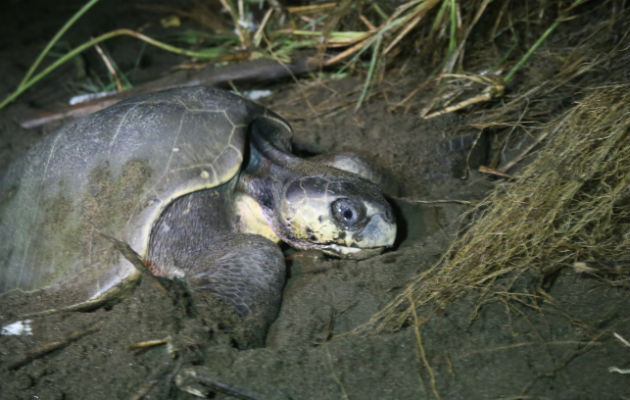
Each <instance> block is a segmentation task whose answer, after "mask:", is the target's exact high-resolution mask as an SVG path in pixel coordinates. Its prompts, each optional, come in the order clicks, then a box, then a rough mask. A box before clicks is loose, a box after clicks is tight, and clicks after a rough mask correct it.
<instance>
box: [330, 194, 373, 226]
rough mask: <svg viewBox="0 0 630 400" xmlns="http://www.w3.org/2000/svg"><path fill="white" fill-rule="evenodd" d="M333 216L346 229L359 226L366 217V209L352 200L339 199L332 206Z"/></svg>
mask: <svg viewBox="0 0 630 400" xmlns="http://www.w3.org/2000/svg"><path fill="white" fill-rule="evenodd" d="M331 207H332V214H333V216H334V217H335V220H337V222H338V223H340V224H341V225H342V226H343V227H344V228H352V227H355V226H357V225H358V224H359V223H360V222H361V221H362V220H363V219H364V217H365V207H364V206H363V204H362V203H361V202H358V201H356V200H351V199H346V198H344V199H337V200H335V201H334V202H333V203H332V205H331Z"/></svg>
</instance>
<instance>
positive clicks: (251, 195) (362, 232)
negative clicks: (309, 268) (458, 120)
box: [0, 87, 396, 326]
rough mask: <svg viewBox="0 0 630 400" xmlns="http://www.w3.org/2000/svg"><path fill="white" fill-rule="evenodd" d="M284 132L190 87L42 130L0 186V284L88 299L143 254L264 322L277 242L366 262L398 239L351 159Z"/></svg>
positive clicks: (151, 263) (62, 303)
mask: <svg viewBox="0 0 630 400" xmlns="http://www.w3.org/2000/svg"><path fill="white" fill-rule="evenodd" d="M291 134H292V130H291V127H290V126H289V124H288V123H287V122H285V121H284V120H283V119H282V118H280V117H279V116H278V115H276V114H274V113H273V112H271V111H269V110H267V109H265V108H264V107H262V106H260V105H257V104H255V103H253V102H251V101H248V100H246V99H244V98H242V97H240V96H238V95H235V94H232V93H230V92H227V91H224V90H220V89H213V88H206V87H195V88H181V89H172V90H168V91H163V92H159V93H153V94H148V95H144V96H141V97H137V98H134V99H130V100H127V101H123V102H121V103H118V104H116V105H114V106H112V107H110V108H107V109H105V110H103V111H100V112H98V113H95V114H93V115H91V116H88V117H85V118H83V119H80V120H78V121H75V122H72V123H70V124H68V125H66V126H65V127H63V128H62V129H61V130H59V131H58V132H56V133H55V134H52V135H49V136H46V137H44V139H43V140H41V141H40V142H39V143H37V144H36V145H34V146H33V147H32V148H31V149H30V150H29V151H28V152H27V153H26V154H25V155H24V156H23V157H21V158H19V159H18V160H17V161H16V162H14V163H12V164H11V165H10V166H9V168H8V171H7V172H6V174H5V176H4V177H3V178H2V181H1V182H0V193H1V194H0V196H1V198H0V219H1V221H0V225H1V226H0V252H1V253H2V254H3V257H2V261H0V263H1V264H0V293H2V292H7V291H11V290H12V289H19V290H21V291H29V292H30V291H36V292H38V293H45V294H46V296H48V298H49V301H51V302H52V304H53V305H54V307H70V308H72V307H74V308H81V307H90V306H93V305H94V304H100V303H102V302H103V301H105V300H107V299H110V298H112V297H115V296H118V295H119V293H120V291H121V290H124V289H125V288H128V287H130V286H132V285H133V283H134V282H136V281H137V280H138V277H139V276H140V273H139V272H138V269H137V268H136V267H134V263H136V262H138V259H139V260H140V262H142V263H143V265H145V266H146V267H147V268H148V269H150V270H151V271H152V272H153V274H154V275H156V276H159V277H164V278H172V279H181V280H182V281H184V282H185V283H186V285H187V287H188V289H189V290H190V291H191V293H193V294H196V293H204V294H206V295H208V294H209V297H210V298H212V299H214V300H212V301H215V300H216V301H218V302H223V303H226V304H229V305H230V307H232V308H233V309H234V310H235V311H236V313H235V314H237V315H239V316H240V317H243V318H250V319H251V321H252V322H251V323H252V324H254V325H256V324H258V325H261V326H265V325H266V324H268V322H269V321H271V320H272V319H273V317H274V316H275V314H276V312H277V309H278V305H279V300H280V296H281V289H282V285H283V283H284V274H285V272H284V268H285V267H284V258H283V256H282V253H281V252H280V250H279V248H278V246H277V245H276V244H275V243H276V242H280V241H283V242H285V243H288V244H289V245H291V246H293V247H296V248H299V249H320V250H321V251H323V252H325V253H328V254H332V255H336V256H341V257H355V258H363V257H366V256H369V255H372V254H375V253H377V252H380V251H381V250H382V249H383V248H385V247H387V246H391V245H392V243H393V242H394V238H395V235H396V223H395V220H394V217H393V214H392V210H391V207H390V205H389V204H388V203H387V201H386V200H385V199H384V197H383V196H382V195H381V193H380V192H379V189H378V187H377V185H375V184H374V183H372V182H370V181H369V179H368V178H369V177H370V176H372V175H371V172H369V171H368V170H367V169H366V168H367V167H366V165H365V164H364V163H363V162H362V161H361V160H360V159H357V158H355V157H354V156H352V155H349V154H345V155H341V156H336V157H330V158H327V159H319V160H318V161H310V160H309V159H302V158H298V157H296V156H294V155H292V154H291V153H290V142H289V141H290V138H291ZM120 243H125V244H126V245H128V247H129V248H130V249H132V250H133V252H131V255H130V252H128V251H122V250H121V247H120ZM136 255H137V257H138V259H134V257H135V256H136Z"/></svg>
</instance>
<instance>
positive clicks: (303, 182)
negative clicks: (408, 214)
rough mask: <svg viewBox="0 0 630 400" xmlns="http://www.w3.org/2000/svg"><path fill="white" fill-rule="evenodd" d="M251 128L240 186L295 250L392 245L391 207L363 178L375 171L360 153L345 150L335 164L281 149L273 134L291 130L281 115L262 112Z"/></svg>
mask: <svg viewBox="0 0 630 400" xmlns="http://www.w3.org/2000/svg"><path fill="white" fill-rule="evenodd" d="M250 130H251V133H252V135H251V138H250V139H251V144H250V161H249V163H250V164H249V166H248V168H247V169H246V170H245V172H246V173H245V174H244V175H243V176H242V178H241V189H242V190H243V191H245V192H246V193H247V194H248V195H249V196H251V197H252V198H254V199H256V201H257V203H258V204H259V205H260V206H261V209H262V210H263V213H264V214H265V218H264V219H265V220H266V221H267V222H268V224H269V225H270V226H271V228H272V230H273V232H274V234H275V236H277V237H278V238H279V239H280V240H282V241H284V242H286V243H288V244H290V245H292V246H293V247H296V248H300V249H319V250H321V251H323V252H325V253H327V254H330V255H334V256H338V257H349V258H366V257H369V256H371V255H373V254H376V253H379V252H381V251H382V250H383V249H384V248H386V247H390V246H392V244H393V243H394V240H395V238H396V221H395V219H394V215H393V212H392V209H391V206H390V204H389V203H388V202H387V200H385V198H384V197H383V196H382V194H381V193H380V190H379V188H378V187H377V185H376V184H375V183H373V182H371V181H369V180H368V179H365V177H366V176H371V175H373V174H372V171H367V170H366V169H368V168H369V167H368V165H367V164H366V163H362V162H357V157H358V156H356V155H355V154H352V153H344V154H340V155H338V156H337V157H336V158H335V160H334V162H318V161H312V160H308V159H301V158H299V157H296V156H294V155H292V154H290V153H288V152H287V151H283V150H282V149H281V148H279V145H277V144H275V143H278V140H275V139H274V137H278V136H280V137H282V135H278V133H277V132H282V131H290V130H291V128H290V127H289V126H288V124H287V123H286V122H285V121H283V120H282V119H280V117H278V116H277V115H271V116H269V115H266V116H262V117H261V118H259V119H257V120H255V121H254V122H253V123H252V126H251V128H250ZM274 132H276V133H274ZM284 148H286V146H285V147H284ZM348 166H350V168H349V167H348ZM357 168H358V169H359V170H357ZM250 232H252V231H251V230H250ZM254 232H255V231H254Z"/></svg>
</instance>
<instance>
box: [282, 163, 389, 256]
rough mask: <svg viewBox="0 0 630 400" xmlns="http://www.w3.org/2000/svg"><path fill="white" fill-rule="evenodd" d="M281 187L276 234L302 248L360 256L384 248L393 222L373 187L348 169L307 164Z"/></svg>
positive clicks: (383, 199)
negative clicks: (301, 172)
mask: <svg viewBox="0 0 630 400" xmlns="http://www.w3.org/2000/svg"><path fill="white" fill-rule="evenodd" d="M307 170H309V171H310V173H306V174H304V175H301V176H298V177H296V178H295V179H292V180H289V181H288V182H286V184H285V185H284V187H283V191H282V201H281V207H280V209H279V210H278V211H279V212H278V213H277V214H278V215H277V218H278V222H279V224H280V225H281V227H280V232H282V233H281V234H280V236H281V237H282V239H283V240H284V241H286V242H288V243H289V244H291V245H293V246H294V247H297V248H302V249H313V248H314V249H319V250H321V251H323V252H324V253H327V254H331V255H335V256H338V257H348V258H366V257H369V256H371V255H374V254H378V253H380V252H381V251H382V250H383V249H384V248H385V247H390V246H392V244H393V243H394V240H395V238H396V221H395V219H394V214H393V212H392V209H391V206H390V204H389V203H388V202H387V200H385V198H384V197H383V196H382V195H381V193H380V191H379V189H378V187H377V186H376V185H375V184H373V183H371V182H369V181H367V180H364V179H362V178H360V177H358V176H356V175H354V174H352V173H348V172H345V171H341V170H335V169H333V168H330V167H321V166H314V165H311V166H309V168H307Z"/></svg>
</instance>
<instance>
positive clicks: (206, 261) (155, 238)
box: [147, 182, 285, 347]
mask: <svg viewBox="0 0 630 400" xmlns="http://www.w3.org/2000/svg"><path fill="white" fill-rule="evenodd" d="M233 184H234V182H228V183H227V184H225V185H222V186H220V187H218V188H216V189H213V190H205V191H200V192H195V193H191V194H189V195H187V196H183V197H181V198H179V199H176V200H175V201H174V202H173V203H172V204H170V205H169V206H168V207H167V208H166V210H165V211H164V212H163V213H162V215H161V216H160V218H159V219H158V220H157V221H156V223H155V224H154V225H153V228H152V230H151V240H150V243H149V250H148V255H147V261H148V265H149V266H150V268H151V269H152V272H153V273H154V274H155V275H157V276H162V277H165V278H178V279H181V280H183V281H185V283H186V285H187V288H188V291H189V293H190V294H191V297H192V301H193V303H194V309H195V312H196V313H197V314H198V315H199V316H200V317H201V318H202V319H203V320H204V321H205V323H206V324H207V325H208V326H210V327H218V328H220V330H221V331H222V332H226V333H227V335H228V336H229V338H231V339H232V341H233V342H235V343H236V345H237V346H238V347H256V346H261V345H263V344H264V339H265V335H266V332H267V327H268V326H269V324H270V323H271V322H272V321H273V320H274V319H275V317H276V314H277V313H278V309H279V307H280V300H281V296H282V286H283V285H284V279H285V265H284V257H283V255H282V252H281V251H280V249H279V248H278V246H277V245H276V244H275V243H273V242H272V241H270V240H268V239H265V238H264V237H262V236H259V235H250V234H244V233H234V232H233V230H232V227H231V225H230V222H229V219H228V218H226V215H227V214H228V213H229V210H230V209H231V196H230V194H231V191H232V188H233Z"/></svg>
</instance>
